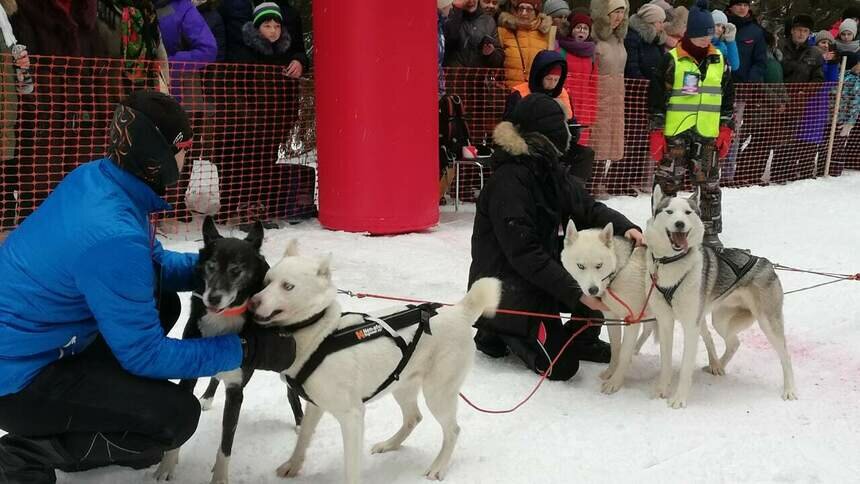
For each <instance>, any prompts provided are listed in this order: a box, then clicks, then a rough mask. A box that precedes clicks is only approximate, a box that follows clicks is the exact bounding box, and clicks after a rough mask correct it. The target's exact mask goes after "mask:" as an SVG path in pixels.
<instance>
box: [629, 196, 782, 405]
mask: <svg viewBox="0 0 860 484" xmlns="http://www.w3.org/2000/svg"><path fill="white" fill-rule="evenodd" d="M698 212H699V208H698V198H697V197H696V196H695V195H694V196H692V197H690V198H680V197H666V196H663V193H662V191H661V190H660V187H659V186H658V187H655V189H654V198H653V207H652V216H651V218H650V219H649V220H648V224H647V228H646V229H645V240H646V242H647V243H648V250H647V255H646V262H647V264H648V273H649V274H651V275H653V276H654V277H655V279H656V281H657V286H656V290H657V291H656V292H655V294H654V295H652V296H651V299H650V301H649V307H650V309H651V311H652V312H653V313H654V315H655V316H656V318H657V327H658V331H657V332H658V334H659V340H660V376H659V377H658V380H657V385H656V387H655V394H656V396H659V397H668V396H669V386H670V383H671V379H672V339H673V334H672V330H673V327H674V323H675V321H676V320H677V321H679V322H680V323H681V326H682V328H683V331H684V352H683V358H682V361H681V371H680V374H679V377H678V386H677V388H676V390H675V393H674V395H672V397H671V398H669V401H668V403H669V405H670V406H671V407H672V408H681V407H684V406H686V404H687V398H688V397H689V395H690V387H691V385H692V381H693V368H694V367H695V363H696V350H697V347H698V342H699V338H698V334H699V333H700V332H701V335H702V338H703V339H704V340H705V346H706V347H707V349H708V360H709V365H708V366H707V367H705V370H706V371H709V372H711V373H713V374H715V375H721V374H723V372H724V371H725V367H726V365H727V364H728V363H729V361H730V360H731V358H732V356H734V354H735V351H737V349H738V346H739V344H740V343H739V340H738V337H737V335H738V333H739V332H740V331H742V330H744V329H746V328H748V327H750V325H752V322H753V320H756V321H758V324H759V327H760V328H761V330H762V331H763V332H764V334H765V336H767V339H768V341H770V344H771V346H773V348H774V350H776V352H777V354H778V355H779V359H780V362H781V363H782V371H783V393H782V398H783V399H785V400H794V399H795V398H797V397H796V395H795V386H794V373H793V371H792V368H791V359H790V358H789V355H788V350H787V349H786V345H785V334H784V329H783V325H784V320H783V312H782V300H783V292H782V285H781V284H780V282H779V278H778V277H777V275H776V272H775V271H774V268H773V264H771V263H770V261H768V260H767V259H765V258H762V257H756V256H752V255H750V254H748V253H747V252H745V251H742V250H739V249H724V250H721V251H717V250H714V249H712V248H710V247H707V246H703V245H702V237H703V234H704V227H703V225H702V220H701V219H700V218H699V214H698ZM708 314H711V315H712V316H711V318H712V321H713V325H714V328H715V329H716V330H717V332H718V333H719V334H720V336H722V337H723V339H724V340H725V342H726V350H725V353H724V354H723V356H722V357H721V358H718V357H717V354H716V349H715V348H714V343H713V340H712V339H711V335H710V331H708V330H707V328H706V327H705V326H704V324H705V317H706V316H707V315H708Z"/></svg>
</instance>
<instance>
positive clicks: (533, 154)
mask: <svg viewBox="0 0 860 484" xmlns="http://www.w3.org/2000/svg"><path fill="white" fill-rule="evenodd" d="M493 142H494V143H495V144H496V146H497V147H499V150H496V152H495V154H494V155H493V158H494V167H499V166H501V165H503V164H505V163H511V162H520V163H524V164H527V165H529V166H530V167H531V168H532V169H534V170H536V171H545V170H546V169H547V168H556V167H557V166H558V159H559V156H561V153H560V152H559V151H558V148H556V147H555V145H554V144H553V143H552V141H550V140H549V138H547V137H546V136H544V135H542V134H540V133H537V132H531V133H520V131H519V130H518V129H517V127H516V126H514V124H513V123H511V122H510V121H502V122H501V123H499V124H498V125H496V128H495V129H494V130H493Z"/></svg>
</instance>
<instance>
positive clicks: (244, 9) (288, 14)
mask: <svg viewBox="0 0 860 484" xmlns="http://www.w3.org/2000/svg"><path fill="white" fill-rule="evenodd" d="M274 1H275V3H277V4H278V7H280V9H281V13H282V14H283V16H284V22H283V23H282V24H281V32H287V33H288V34H290V49H289V51H288V52H287V54H286V57H287V58H288V59H289V61H290V62H292V61H294V60H295V61H299V63H300V64H301V65H302V67H303V68H304V70H305V72H307V71H308V69H309V68H310V59H309V58H308V54H307V51H306V50H305V40H304V38H305V36H304V30H303V29H302V19H301V17H300V16H299V12H298V11H297V10H296V9H295V8H293V6H292V5H291V4H290V2H289V1H288V0H274ZM258 3H260V2H259V1H255V2H251V1H249V0H221V5H220V6H219V7H218V13H220V14H221V18H222V19H223V20H224V28H225V34H226V42H227V49H226V53H225V58H226V60H227V62H246V60H247V59H249V58H253V57H254V55H253V54H251V53H248V52H247V50H248V47H247V45H246V44H245V35H244V33H243V32H242V29H244V28H245V24H246V23H248V22H249V21H252V20H253V13H254V12H253V11H254V5H255V4H258ZM288 63H289V62H288Z"/></svg>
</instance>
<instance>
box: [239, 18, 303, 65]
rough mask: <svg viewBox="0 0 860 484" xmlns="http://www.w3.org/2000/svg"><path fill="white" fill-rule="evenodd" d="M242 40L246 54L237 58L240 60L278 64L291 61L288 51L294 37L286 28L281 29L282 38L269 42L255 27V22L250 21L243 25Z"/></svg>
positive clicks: (285, 63)
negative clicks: (291, 36)
mask: <svg viewBox="0 0 860 484" xmlns="http://www.w3.org/2000/svg"><path fill="white" fill-rule="evenodd" d="M242 41H243V42H244V43H245V47H246V49H245V51H244V56H243V57H241V58H239V59H236V60H237V61H239V62H248V63H252V64H276V65H287V64H289V63H290V58H289V56H288V52H289V50H290V44H291V42H292V39H291V38H290V34H289V33H287V31H286V30H283V29H282V30H281V38H279V39H278V40H277V41H276V42H269V41H268V40H267V39H265V38H264V37H263V36H262V35H260V31H259V30H258V29H257V28H256V27H254V24H253V22H248V23H246V24H245V26H244V27H242Z"/></svg>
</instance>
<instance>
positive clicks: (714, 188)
mask: <svg viewBox="0 0 860 484" xmlns="http://www.w3.org/2000/svg"><path fill="white" fill-rule="evenodd" d="M715 141H716V140H715V139H713V138H703V137H701V136H699V135H697V134H693V133H690V132H687V133H682V134H681V135H679V136H673V137H671V138H669V137H667V138H666V144H667V145H668V146H667V148H666V154H665V155H664V156H663V159H662V160H660V162H659V163H658V164H657V170H656V173H655V174H654V185H655V186H656V185H660V189H661V190H663V193H665V194H667V195H675V194H676V193H678V190H680V189H682V188H683V187H684V179H685V178H686V175H687V171H688V170H689V171H690V183H692V185H693V190H695V191H697V192H698V193H699V204H700V207H701V210H702V222H703V223H704V224H705V234H708V235H716V234H719V233H720V232H722V230H723V220H722V215H721V212H722V210H721V208H720V207H721V200H722V195H721V193H720V161H719V159H718V157H717V153H716V149H715V147H714V144H715Z"/></svg>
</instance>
